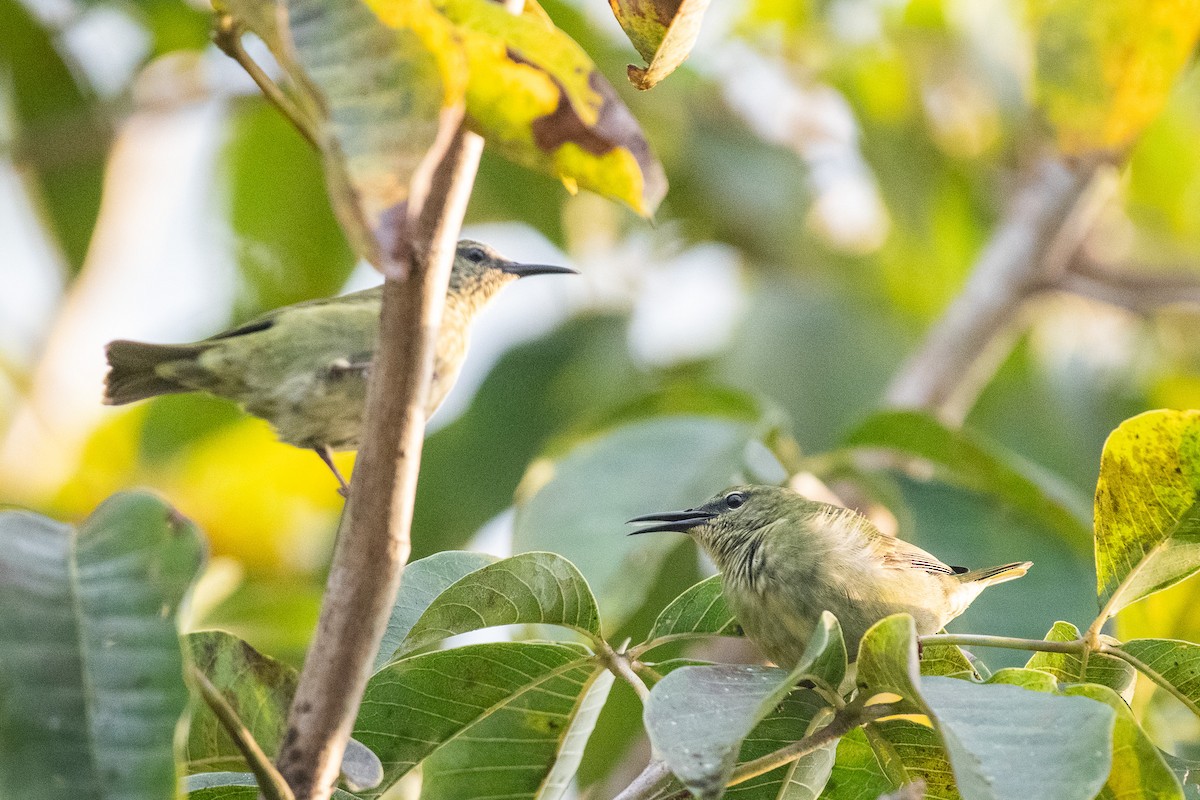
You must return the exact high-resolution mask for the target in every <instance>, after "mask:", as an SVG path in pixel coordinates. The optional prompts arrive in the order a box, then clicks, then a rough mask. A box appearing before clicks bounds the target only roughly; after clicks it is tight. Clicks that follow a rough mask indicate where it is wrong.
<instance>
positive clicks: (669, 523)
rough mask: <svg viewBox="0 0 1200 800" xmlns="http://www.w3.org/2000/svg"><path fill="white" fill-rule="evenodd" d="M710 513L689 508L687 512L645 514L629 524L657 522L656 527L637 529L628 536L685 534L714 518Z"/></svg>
mask: <svg viewBox="0 0 1200 800" xmlns="http://www.w3.org/2000/svg"><path fill="white" fill-rule="evenodd" d="M715 516H716V514H714V513H713V512H711V511H701V510H700V509H698V508H689V509H688V510H687V511H660V512H658V513H657V514H646V515H644V516H641V517H634V518H633V519H631V520H629V522H657V523H658V524H657V525H651V526H650V527H648V528H638V529H637V530H636V531H631V532H630V533H629V535H630V536H637V535H638V534H639V533H655V532H656V531H675V532H676V533H686V532H687V531H690V530H691V529H692V528H694V527H696V526H697V525H703V524H704V523H706V522H708V521H709V520H710V519H712V518H713V517H715Z"/></svg>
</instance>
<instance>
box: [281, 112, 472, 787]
mask: <svg viewBox="0 0 1200 800" xmlns="http://www.w3.org/2000/svg"><path fill="white" fill-rule="evenodd" d="M461 119H462V112H461V109H460V110H459V111H458V113H457V114H446V115H445V117H444V119H443V123H442V125H443V133H445V132H446V131H449V137H448V138H449V140H450V141H449V144H448V145H447V146H446V149H445V153H444V155H443V156H442V158H441V160H440V162H439V163H438V165H437V167H436V168H435V170H434V171H433V174H432V177H431V179H430V181H429V188H428V192H427V193H426V194H425V197H424V198H423V202H421V200H422V198H420V197H418V193H417V192H416V191H414V192H413V196H412V197H411V198H410V201H409V212H410V213H409V215H408V221H407V223H405V224H404V227H405V228H406V230H405V231H404V233H407V234H408V236H401V237H399V239H398V241H399V243H400V244H399V247H398V248H397V252H396V253H395V255H396V256H397V262H398V263H397V264H396V267H397V269H396V270H393V271H391V273H389V274H388V275H387V276H386V278H385V280H384V286H383V308H382V311H381V314H380V336H379V346H378V349H377V350H376V353H375V359H374V361H373V362H372V366H371V374H370V377H369V380H368V384H367V404H366V414H365V419H364V424H363V435H362V447H361V449H360V450H359V454H358V461H357V465H356V468H355V470H354V475H353V477H352V479H351V483H350V502H349V506H348V508H347V510H346V513H345V514H344V515H343V523H342V530H341V531H340V534H339V536H338V541H337V546H336V549H335V551H334V555H333V564H332V567H331V570H330V574H329V579H328V583H327V586H326V591H325V599H324V602H323V604H322V606H321V616H320V620H319V621H318V624H317V632H316V635H315V637H314V639H313V642H312V645H311V646H310V647H309V652H308V657H307V659H306V660H305V662H304V669H303V671H302V672H301V674H300V683H299V685H298V686H297V689H296V696H295V699H294V700H293V702H292V707H291V711H290V713H289V715H288V727H287V734H286V737H285V739H284V742H283V746H282V748H281V752H280V755H279V769H280V772H282V773H283V775H284V777H285V778H286V779H287V781H288V783H289V784H290V785H291V787H292V790H293V792H295V795H296V797H297V798H298V800H325V798H328V797H329V795H330V792H331V790H332V787H333V783H334V781H335V780H336V779H337V776H338V770H339V765H340V764H341V759H342V753H343V751H344V749H345V746H346V740H347V739H348V738H349V737H350V732H351V730H352V728H353V725H354V719H355V717H356V716H357V714H358V707H359V703H360V702H361V700H362V695H363V691H364V690H365V688H366V683H367V678H368V677H370V671H371V664H372V663H373V660H374V657H375V651H376V649H377V648H378V647H379V641H380V639H381V638H382V636H383V632H384V629H385V627H386V625H387V620H388V617H389V615H390V613H391V608H392V604H393V603H394V602H395V597H396V592H397V590H398V589H399V587H400V574H401V572H402V571H403V569H404V565H405V563H407V561H408V554H409V552H410V550H411V541H410V538H409V534H410V528H411V525H412V515H413V501H414V498H415V496H416V487H417V473H418V470H419V467H420V461H421V446H422V443H423V440H424V434H425V401H426V398H427V396H428V394H429V384H430V379H431V375H432V371H433V359H434V347H435V344H436V340H437V333H438V329H439V328H440V325H441V317H442V309H443V306H444V304H445V296H446V286H447V284H448V282H449V277H450V268H451V265H452V263H453V259H454V250H455V245H456V242H457V239H458V232H459V229H460V227H461V225H462V218H463V214H464V212H465V210H466V205H467V200H468V198H469V197H470V193H471V187H472V185H473V183H474V179H475V170H476V168H477V167H478V164H479V156H480V153H481V152H482V147H483V142H482V140H481V139H480V138H479V137H478V136H476V135H475V134H472V133H468V132H466V131H465V130H463V129H462V128H461V127H460V125H461Z"/></svg>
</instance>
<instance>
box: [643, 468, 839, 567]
mask: <svg viewBox="0 0 1200 800" xmlns="http://www.w3.org/2000/svg"><path fill="white" fill-rule="evenodd" d="M816 505H817V504H815V503H813V502H812V501H810V500H807V499H805V498H804V497H801V496H800V495H798V494H796V493H795V492H793V491H792V490H791V489H787V488H784V487H782V486H765V485H754V484H750V485H744V486H733V487H731V488H729V489H726V490H725V491H723V492H720V493H719V494H715V495H713V496H712V497H711V498H709V499H708V500H706V501H705V502H704V503H702V504H701V505H698V506H696V507H695V508H689V509H685V510H683V511H660V512H657V513H655V514H645V515H643V516H640V517H634V518H633V519H631V520H629V521H630V522H649V523H652V524H650V525H648V526H647V527H644V528H639V529H638V530H636V531H633V532H631V533H630V535H631V536H633V535H637V534H642V533H653V532H655V531H676V532H679V533H686V534H688V535H689V536H691V537H692V538H694V539H695V540H696V541H697V542H698V543H699V544H700V545H701V546H702V547H704V549H705V550H707V551H708V553H709V555H710V556H712V558H713V560H714V561H716V562H717V566H718V567H720V568H721V570H722V571H726V570H727V568H728V567H730V566H732V565H734V563H735V562H736V563H741V561H742V560H743V559H744V558H745V555H746V550H747V548H748V547H751V546H753V547H754V548H755V549H757V546H758V545H757V544H755V542H758V543H759V544H761V540H762V538H763V537H764V536H768V535H770V531H771V530H779V529H780V528H779V526H777V525H774V523H777V522H779V521H780V520H782V519H787V518H789V517H799V516H802V515H804V514H806V513H810V512H811V509H812V508H813V507H815V506H816Z"/></svg>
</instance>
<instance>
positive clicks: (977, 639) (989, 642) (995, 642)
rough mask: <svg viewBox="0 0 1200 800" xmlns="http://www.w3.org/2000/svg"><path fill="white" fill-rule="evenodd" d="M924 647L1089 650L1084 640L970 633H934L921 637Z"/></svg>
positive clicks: (1058, 651) (1047, 650)
mask: <svg viewBox="0 0 1200 800" xmlns="http://www.w3.org/2000/svg"><path fill="white" fill-rule="evenodd" d="M918 641H919V642H920V643H921V644H922V645H938V644H942V645H947V644H952V645H958V646H959V647H1000V648H1003V649H1005V650H1036V651H1040V652H1043V653H1082V652H1084V651H1085V650H1087V649H1088V643H1087V642H1086V641H1085V640H1083V639H1075V640H1074V641H1070V642H1050V641H1047V640H1045V639H1017V638H1015V637H1012V636H984V635H977V634H970V633H934V634H930V635H929V636H921V637H919V638H918Z"/></svg>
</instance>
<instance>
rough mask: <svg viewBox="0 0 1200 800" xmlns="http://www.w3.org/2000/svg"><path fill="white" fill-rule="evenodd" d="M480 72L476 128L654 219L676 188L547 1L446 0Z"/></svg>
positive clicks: (472, 100)
mask: <svg viewBox="0 0 1200 800" xmlns="http://www.w3.org/2000/svg"><path fill="white" fill-rule="evenodd" d="M437 5H438V8H439V10H440V11H441V12H442V13H443V14H445V15H446V17H447V18H448V19H449V20H450V21H451V22H453V23H454V24H455V25H457V26H459V29H458V33H459V35H460V36H462V39H463V44H464V47H465V50H466V56H467V59H468V62H469V68H470V75H471V77H470V82H469V84H468V86H467V114H468V119H467V121H468V124H469V125H471V126H472V127H473V128H474V129H475V130H476V131H477V132H478V133H480V134H481V135H483V137H484V138H485V139H487V142H488V144H489V145H490V146H492V147H495V148H497V149H498V150H499V151H500V152H502V153H503V154H504V155H505V156H506V157H508V158H510V159H512V160H513V161H516V162H517V163H520V164H524V165H525V166H527V167H530V168H532V169H537V170H541V171H543V172H549V173H550V174H552V175H555V176H557V177H560V178H562V179H563V181H564V182H565V183H567V185H568V186H569V187H574V186H575V185H578V186H581V187H583V188H585V189H591V190H593V191H596V192H599V193H600V194H603V195H606V196H608V197H612V198H615V199H617V200H621V201H622V202H624V203H626V204H628V205H629V206H630V207H631V208H632V209H633V210H634V211H636V212H638V213H639V214H641V215H643V216H651V215H652V214H653V213H654V210H655V209H656V208H657V207H658V204H659V202H660V201H661V200H662V198H663V196H664V195H665V194H666V191H667V180H666V176H665V173H664V172H663V168H662V165H661V164H659V162H658V159H657V158H655V156H654V154H653V153H652V152H651V150H650V146H649V144H648V142H647V141H646V138H645V136H644V135H643V134H642V131H641V128H640V127H639V126H638V124H637V120H636V119H634V117H633V114H631V113H630V112H629V109H627V108H626V107H625V104H624V103H622V102H621V100H620V98H619V97H618V96H617V93H616V92H615V91H614V90H613V87H612V86H611V85H610V84H609V83H608V81H607V80H606V79H605V78H604V76H603V75H602V74H601V73H600V71H599V69H597V67H596V65H595V64H593V63H592V60H591V59H590V58H589V57H588V55H587V53H586V52H584V50H583V48H581V47H580V46H579V45H578V44H576V43H575V42H574V40H572V39H571V38H570V37H569V36H568V35H567V34H566V33H564V32H563V31H561V30H560V29H559V28H557V27H555V26H554V23H553V22H552V21H551V20H550V18H549V17H548V16H547V15H546V13H545V12H544V11H542V10H541V8H540V7H538V6H537V5H536V3H533V2H527V3H526V7H525V13H524V14H521V15H520V16H514V15H512V14H510V13H508V12H507V11H506V10H505V9H504V8H503V6H501V5H499V4H497V3H492V2H490V0H438V2H437Z"/></svg>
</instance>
